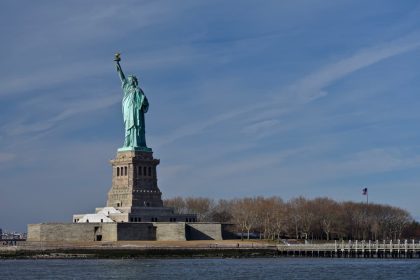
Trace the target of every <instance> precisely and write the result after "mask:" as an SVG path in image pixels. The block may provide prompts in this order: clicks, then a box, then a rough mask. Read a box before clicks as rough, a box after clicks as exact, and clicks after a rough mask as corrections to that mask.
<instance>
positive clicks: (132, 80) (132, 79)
mask: <svg viewBox="0 0 420 280" xmlns="http://www.w3.org/2000/svg"><path fill="white" fill-rule="evenodd" d="M127 79H128V83H129V84H130V85H132V86H135V87H136V86H137V85H138V81H137V78H136V77H135V76H128V78H127Z"/></svg>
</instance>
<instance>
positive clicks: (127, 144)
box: [114, 53, 151, 151]
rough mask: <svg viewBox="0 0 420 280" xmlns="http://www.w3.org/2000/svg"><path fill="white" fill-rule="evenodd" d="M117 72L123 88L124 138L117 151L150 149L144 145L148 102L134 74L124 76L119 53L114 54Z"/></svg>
mask: <svg viewBox="0 0 420 280" xmlns="http://www.w3.org/2000/svg"><path fill="white" fill-rule="evenodd" d="M114 61H115V62H116V63H117V72H118V74H119V76H120V80H121V83H122V89H123V94H124V96H123V100H122V112H123V117H124V127H125V140H124V146H123V147H122V148H120V149H118V150H119V151H127V150H142V151H151V149H150V148H148V147H147V146H146V137H145V134H146V131H145V122H144V114H145V113H147V110H148V109H149V102H148V101H147V98H146V96H145V95H144V92H143V90H142V89H141V88H139V87H138V80H137V78H136V76H132V75H129V76H127V77H125V75H124V72H123V71H122V68H121V65H120V61H121V58H120V54H119V53H117V54H116V55H115V59H114Z"/></svg>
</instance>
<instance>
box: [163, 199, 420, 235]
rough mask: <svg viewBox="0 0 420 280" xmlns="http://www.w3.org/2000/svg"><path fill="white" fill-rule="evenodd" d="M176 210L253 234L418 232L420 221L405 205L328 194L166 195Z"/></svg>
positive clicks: (166, 201)
mask: <svg viewBox="0 0 420 280" xmlns="http://www.w3.org/2000/svg"><path fill="white" fill-rule="evenodd" d="M164 204H165V206H167V207H172V208H174V210H175V212H176V213H179V214H187V213H195V214H197V219H198V221H199V222H219V223H231V224H233V225H234V226H235V230H236V232H239V233H241V234H244V235H245V237H246V238H248V239H249V237H250V235H251V233H252V234H258V236H259V237H260V238H264V239H272V240H274V239H280V238H291V239H312V240H313V239H317V240H331V239H346V240H351V239H360V240H383V239H387V240H388V239H393V240H396V239H402V238H416V237H420V225H419V223H417V222H416V221H415V220H414V219H413V218H412V217H411V215H410V213H408V212H407V211H406V210H404V209H401V208H398V207H394V206H390V205H383V204H375V203H369V204H367V203H357V202H351V201H345V202H337V201H335V200H332V199H330V198H325V197H321V198H315V199H307V198H304V197H297V198H293V199H290V200H288V201H284V200H283V199H281V198H280V197H277V196H274V197H267V198H266V197H245V198H240V199H230V200H226V199H220V200H214V199H210V198H205V197H186V198H183V197H174V198H170V199H166V200H164Z"/></svg>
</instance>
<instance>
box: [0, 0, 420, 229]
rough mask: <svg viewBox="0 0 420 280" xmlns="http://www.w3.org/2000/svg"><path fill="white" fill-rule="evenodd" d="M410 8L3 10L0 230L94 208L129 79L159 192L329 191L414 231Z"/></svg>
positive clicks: (6, 4)
mask: <svg viewBox="0 0 420 280" xmlns="http://www.w3.org/2000/svg"><path fill="white" fill-rule="evenodd" d="M419 16H420V5H419V4H418V1H354V0H352V1H316V0H313V1H296V0H293V1H88V2H86V1H36V2H35V1H2V3H1V4H0V35H1V44H0V53H1V55H0V57H1V61H2V66H3V67H1V68H0V178H1V181H0V207H1V211H0V228H3V229H9V230H12V229H14V230H25V229H26V224H28V223H37V222H43V221H44V222H45V221H71V215H72V214H73V213H85V212H92V211H93V209H94V208H95V207H100V206H103V205H104V204H105V202H106V194H107V192H108V190H109V188H110V186H111V168H110V165H109V162H108V161H109V160H110V159H112V158H113V157H114V156H115V153H116V149H117V148H119V147H120V146H121V145H122V143H123V125H122V115H121V104H120V102H121V94H122V92H121V89H120V83H119V80H118V76H117V73H116V70H115V65H114V62H113V55H114V53H115V52H116V51H119V52H121V53H122V66H123V69H124V71H125V72H126V73H127V74H135V75H137V76H138V77H139V80H140V86H141V87H142V89H143V90H144V92H145V93H146V95H147V97H148V99H149V101H150V108H149V112H148V113H147V115H146V131H147V136H146V137H147V142H148V145H149V146H150V147H152V148H153V150H154V154H155V157H157V158H160V159H161V164H160V166H159V169H158V175H159V186H160V188H161V190H162V192H163V193H164V196H165V197H173V196H176V195H181V196H207V197H212V198H234V197H243V196H256V195H263V196H272V195H278V196H281V197H283V198H284V199H289V198H292V197H296V196H299V195H303V196H306V197H309V198H312V197H318V196H328V197H331V198H334V199H337V200H340V201H341V200H353V201H363V200H364V199H365V198H364V197H362V195H361V189H362V188H363V187H365V186H366V187H368V188H369V194H370V196H369V199H370V201H372V202H377V203H385V204H391V205H396V206H400V207H404V208H406V209H408V210H409V211H410V212H411V213H412V215H413V216H414V217H415V218H417V219H420V204H419V203H418V197H420V172H419V169H420V130H419V129H418V128H419V127H420V126H419V123H420V110H418V108H419V105H420V98H419V89H420V79H419V78H418V76H419V73H420V22H419V21H418V18H419Z"/></svg>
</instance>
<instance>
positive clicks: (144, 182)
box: [107, 150, 163, 212]
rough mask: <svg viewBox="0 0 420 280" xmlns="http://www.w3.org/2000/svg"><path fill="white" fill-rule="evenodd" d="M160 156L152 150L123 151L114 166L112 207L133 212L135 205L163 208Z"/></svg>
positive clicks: (110, 201)
mask: <svg viewBox="0 0 420 280" xmlns="http://www.w3.org/2000/svg"><path fill="white" fill-rule="evenodd" d="M158 164H159V160H158V159H154V158H153V153H152V152H143V151H134V150H131V151H119V152H118V153H117V156H116V158H115V159H114V160H111V165H112V187H111V190H110V191H109V193H108V201H107V206H108V207H114V208H116V209H119V210H121V211H122V212H129V209H131V208H133V207H163V202H162V193H161V191H160V190H159V187H158V185H157V174H156V166H157V165H158Z"/></svg>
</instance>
